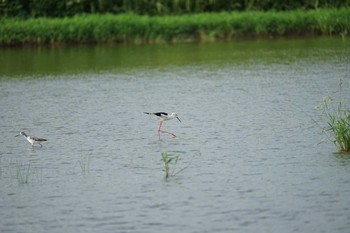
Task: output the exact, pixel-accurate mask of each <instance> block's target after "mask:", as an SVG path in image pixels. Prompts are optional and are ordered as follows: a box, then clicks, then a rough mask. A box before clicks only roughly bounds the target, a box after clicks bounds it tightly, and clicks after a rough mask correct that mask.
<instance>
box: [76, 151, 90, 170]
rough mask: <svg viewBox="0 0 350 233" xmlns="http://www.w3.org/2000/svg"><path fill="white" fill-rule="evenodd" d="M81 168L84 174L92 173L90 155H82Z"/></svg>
mask: <svg viewBox="0 0 350 233" xmlns="http://www.w3.org/2000/svg"><path fill="white" fill-rule="evenodd" d="M78 162H79V165H80V168H81V173H82V174H83V175H86V173H90V156H89V155H88V156H83V155H82V156H81V157H80V160H79V161H78Z"/></svg>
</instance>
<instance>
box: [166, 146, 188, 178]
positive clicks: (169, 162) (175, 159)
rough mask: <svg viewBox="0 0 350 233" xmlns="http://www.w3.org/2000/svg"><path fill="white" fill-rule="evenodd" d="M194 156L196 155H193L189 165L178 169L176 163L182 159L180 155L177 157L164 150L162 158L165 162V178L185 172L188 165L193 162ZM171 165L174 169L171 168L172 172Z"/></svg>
mask: <svg viewBox="0 0 350 233" xmlns="http://www.w3.org/2000/svg"><path fill="white" fill-rule="evenodd" d="M194 156H195V155H193V157H192V159H191V161H190V163H189V164H188V165H187V166H185V167H183V168H181V169H179V170H177V169H176V168H177V167H176V165H177V164H178V162H179V161H180V155H177V156H175V157H170V156H169V155H168V153H167V152H166V151H163V152H162V160H163V162H164V171H165V177H164V179H165V180H167V179H168V178H169V177H170V176H175V175H177V174H179V173H181V172H183V171H184V170H185V169H187V168H188V166H189V165H190V164H191V163H192V160H193V158H194ZM170 165H171V166H172V169H171V170H172V171H171V172H170Z"/></svg>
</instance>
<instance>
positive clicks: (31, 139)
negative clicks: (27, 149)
mask: <svg viewBox="0 0 350 233" xmlns="http://www.w3.org/2000/svg"><path fill="white" fill-rule="evenodd" d="M20 135H23V136H24V137H25V138H26V139H27V140H28V142H29V143H30V144H32V146H34V144H39V145H40V146H41V147H43V145H41V143H42V142H46V141H47V139H45V138H38V137H34V136H30V135H27V134H26V133H25V132H23V131H21V132H19V134H18V135H16V137H18V136H20Z"/></svg>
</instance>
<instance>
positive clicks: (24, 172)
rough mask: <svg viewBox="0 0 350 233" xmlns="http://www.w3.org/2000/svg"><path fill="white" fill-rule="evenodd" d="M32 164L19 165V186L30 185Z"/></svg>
mask: <svg viewBox="0 0 350 233" xmlns="http://www.w3.org/2000/svg"><path fill="white" fill-rule="evenodd" d="M29 171H30V163H28V165H24V164H19V163H17V182H18V184H28V182H29Z"/></svg>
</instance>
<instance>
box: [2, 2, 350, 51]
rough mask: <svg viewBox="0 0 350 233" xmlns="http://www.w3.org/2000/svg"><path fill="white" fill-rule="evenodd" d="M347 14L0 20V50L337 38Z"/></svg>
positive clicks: (347, 25) (349, 21)
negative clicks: (31, 46) (8, 47)
mask: <svg viewBox="0 0 350 233" xmlns="http://www.w3.org/2000/svg"><path fill="white" fill-rule="evenodd" d="M349 30H350V9H348V8H342V9H322V10H312V11H290V12H231V13H230V12H224V13H200V14H192V15H180V16H153V17H151V16H140V15H133V14H119V15H112V14H105V15H79V16H74V17H71V18H36V19H27V20H22V19H16V18H3V19H1V20H0V45H2V46H6V45H21V44H62V43H91V42H93V43H96V42H104V43H105V42H113V43H169V42H172V43H173V42H184V41H215V40H229V39H234V38H241V37H276V36H277V37H283V36H304V35H341V36H346V35H347V34H348V32H349Z"/></svg>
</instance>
